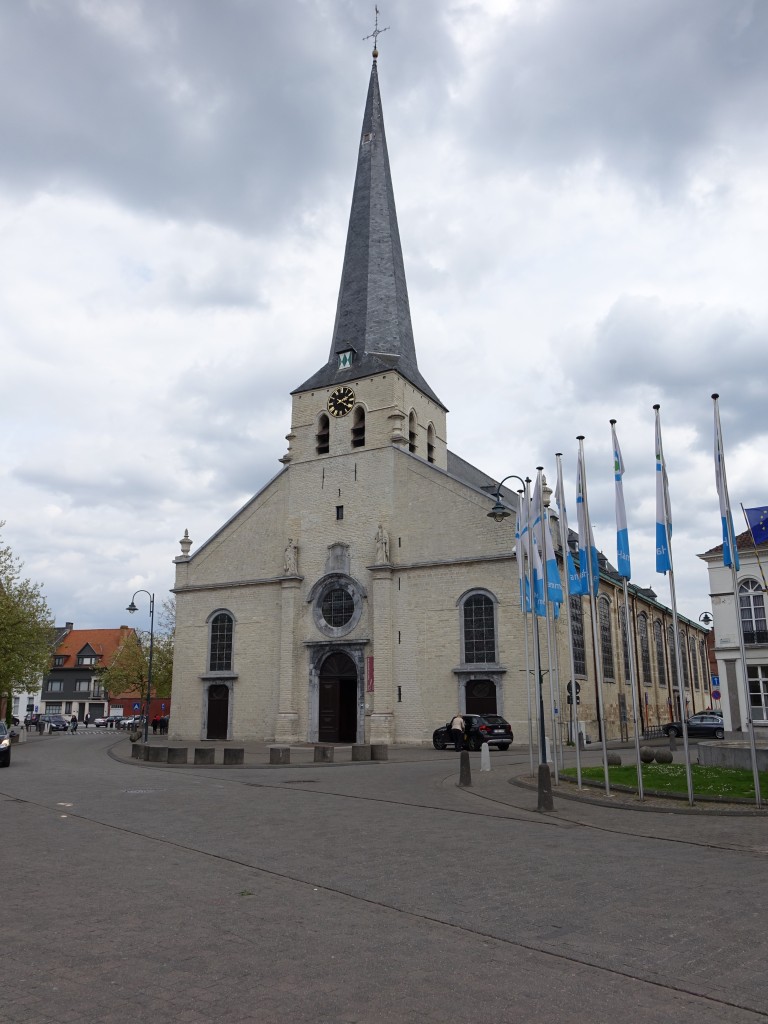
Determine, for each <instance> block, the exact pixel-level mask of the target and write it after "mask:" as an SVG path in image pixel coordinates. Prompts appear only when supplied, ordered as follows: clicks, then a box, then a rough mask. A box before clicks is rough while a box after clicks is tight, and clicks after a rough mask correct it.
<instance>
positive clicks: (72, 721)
mask: <svg viewBox="0 0 768 1024" xmlns="http://www.w3.org/2000/svg"><path fill="white" fill-rule="evenodd" d="M69 731H70V732H71V733H72V735H73V736H74V734H75V733H76V732H77V715H72V717H71V718H70V720H69Z"/></svg>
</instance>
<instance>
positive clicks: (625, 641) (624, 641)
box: [619, 608, 632, 686]
mask: <svg viewBox="0 0 768 1024" xmlns="http://www.w3.org/2000/svg"><path fill="white" fill-rule="evenodd" d="M619 623H620V624H621V649H622V651H623V652H624V682H625V683H626V684H627V686H630V685H631V683H632V673H631V671H630V668H629V634H628V633H627V614H626V611H625V609H624V608H619Z"/></svg>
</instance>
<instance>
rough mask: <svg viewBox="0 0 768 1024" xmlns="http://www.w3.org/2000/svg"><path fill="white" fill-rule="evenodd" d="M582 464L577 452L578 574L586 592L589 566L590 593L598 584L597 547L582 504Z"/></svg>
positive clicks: (587, 591) (585, 592)
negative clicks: (590, 577) (590, 569)
mask: <svg viewBox="0 0 768 1024" xmlns="http://www.w3.org/2000/svg"><path fill="white" fill-rule="evenodd" d="M584 476H585V473H584V465H583V460H582V457H581V452H579V456H578V460H577V463H576V520H577V523H578V526H579V575H580V577H581V586H582V593H583V594H588V593H589V592H590V590H589V576H588V573H589V568H588V566H589V565H590V563H591V568H592V593H594V594H596V593H597V591H598V588H599V585H600V567H599V563H598V561H597V548H596V547H595V538H594V536H593V535H592V524H591V523H590V522H589V520H588V518H587V510H586V506H585V504H584Z"/></svg>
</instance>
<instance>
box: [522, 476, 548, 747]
mask: <svg viewBox="0 0 768 1024" xmlns="http://www.w3.org/2000/svg"><path fill="white" fill-rule="evenodd" d="M530 490H531V478H530V477H526V478H525V501H526V506H527V508H529V509H530V507H531V500H530V497H529V495H530ZM529 518H530V517H529ZM532 527H533V524H532V523H530V522H529V524H528V565H529V566H530V572H531V626H532V628H533V672H534V675H535V677H536V685H537V687H538V692H539V758H540V762H539V763H540V764H543V765H546V763H547V739H546V734H545V731H544V730H545V726H544V680H543V679H542V676H541V648H540V645H539V622H538V619H537V617H536V595H535V594H534V587H533V529H532ZM545 600H546V595H545Z"/></svg>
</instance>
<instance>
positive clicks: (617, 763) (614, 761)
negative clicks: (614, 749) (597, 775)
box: [605, 753, 621, 768]
mask: <svg viewBox="0 0 768 1024" xmlns="http://www.w3.org/2000/svg"><path fill="white" fill-rule="evenodd" d="M605 760H606V761H607V763H608V765H609V766H613V767H614V768H620V767H621V754H613V753H611V754H606V756H605Z"/></svg>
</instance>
